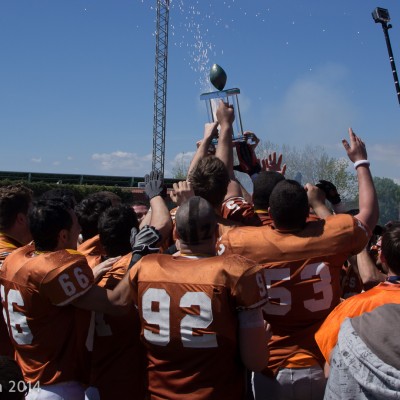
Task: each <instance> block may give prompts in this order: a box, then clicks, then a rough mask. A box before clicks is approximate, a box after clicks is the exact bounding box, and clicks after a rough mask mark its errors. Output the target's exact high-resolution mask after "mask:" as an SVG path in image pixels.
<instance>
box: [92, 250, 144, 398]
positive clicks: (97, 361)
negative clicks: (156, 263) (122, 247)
mask: <svg viewBox="0 0 400 400" xmlns="http://www.w3.org/2000/svg"><path fill="white" fill-rule="evenodd" d="M131 257H132V254H130V253H129V254H127V255H126V256H124V257H122V258H121V259H120V260H118V261H117V262H116V263H115V264H114V265H113V267H112V268H111V270H109V271H108V272H107V273H106V274H105V275H104V276H103V278H102V280H101V281H100V282H99V283H98V285H99V286H101V287H104V288H106V289H114V287H115V286H116V285H117V284H118V282H119V281H120V280H121V279H122V278H123V276H124V275H125V274H126V272H127V269H128V266H129V263H130V261H131ZM90 381H91V385H92V386H95V387H97V388H98V389H99V392H100V398H101V399H102V400H115V399H125V398H127V397H128V395H129V396H131V398H132V399H136V400H139V399H144V398H145V392H146V363H145V353H144V348H143V345H142V343H141V341H140V322H139V314H138V312H137V310H136V308H134V307H133V308H132V310H131V311H130V312H129V313H128V314H127V315H123V316H118V317H117V316H111V315H106V314H103V313H98V312H96V329H95V337H94V346H93V353H92V370H91V379H90Z"/></svg>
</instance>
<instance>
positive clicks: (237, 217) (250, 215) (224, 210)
mask: <svg viewBox="0 0 400 400" xmlns="http://www.w3.org/2000/svg"><path fill="white" fill-rule="evenodd" d="M221 216H222V217H223V218H226V219H229V220H231V221H235V222H239V223H241V224H243V225H250V226H259V225H260V220H259V218H258V217H257V214H255V212H254V207H253V205H252V204H250V203H248V202H247V201H246V200H245V199H244V198H243V197H231V198H229V199H227V200H225V201H224V202H223V203H222V206H221Z"/></svg>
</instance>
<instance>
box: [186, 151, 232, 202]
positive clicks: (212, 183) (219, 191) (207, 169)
mask: <svg viewBox="0 0 400 400" xmlns="http://www.w3.org/2000/svg"><path fill="white" fill-rule="evenodd" d="M188 180H189V181H190V183H191V184H192V188H193V191H194V193H195V194H196V196H201V197H202V198H203V199H206V200H207V201H208V202H210V203H211V204H212V206H213V207H214V208H220V207H221V204H222V202H223V201H224V197H225V195H226V192H227V190H228V184H229V182H230V178H229V172H228V170H227V169H226V167H225V164H224V163H223V162H222V161H221V160H220V159H219V158H217V157H214V156H207V157H205V158H203V159H201V160H200V161H199V162H198V164H197V165H196V167H195V168H194V169H193V171H192V172H191V173H190V174H189V177H188Z"/></svg>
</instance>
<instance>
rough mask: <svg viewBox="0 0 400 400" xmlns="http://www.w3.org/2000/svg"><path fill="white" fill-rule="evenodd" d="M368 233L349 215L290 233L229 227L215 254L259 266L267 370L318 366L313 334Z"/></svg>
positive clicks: (267, 228) (337, 296) (335, 298)
mask: <svg viewBox="0 0 400 400" xmlns="http://www.w3.org/2000/svg"><path fill="white" fill-rule="evenodd" d="M368 237H369V232H367V229H366V228H365V227H363V226H362V225H361V223H360V222H359V221H357V220H356V219H354V218H353V217H352V216H350V215H344V214H343V215H336V216H332V217H328V218H327V219H326V220H316V221H312V222H308V223H307V224H306V227H305V228H304V229H303V230H301V231H297V232H295V233H283V232H280V231H279V230H277V229H274V228H273V227H272V226H263V227H241V228H234V229H231V230H230V231H229V232H227V234H226V235H224V236H222V238H221V239H220V243H219V254H231V253H234V254H241V255H243V256H245V257H247V258H250V259H252V260H254V261H256V262H258V263H260V264H263V265H264V280H265V282H266V288H267V290H268V297H269V303H268V304H266V305H265V306H264V308H263V310H264V315H265V319H266V320H267V321H268V322H269V323H270V324H271V326H272V332H273V336H272V339H271V342H270V343H269V347H270V359H269V364H268V366H269V371H265V372H266V373H271V371H272V372H274V373H277V371H278V369H279V368H282V367H285V366H288V367H294V366H295V365H298V364H300V365H303V366H306V365H312V364H313V363H315V360H317V361H318V362H319V363H321V364H322V363H323V358H322V355H321V354H320V352H319V349H318V346H317V345H316V343H315V340H314V334H315V332H316V331H317V329H318V328H319V326H320V324H321V323H322V322H323V320H324V319H325V318H326V316H327V315H328V314H329V312H330V311H331V310H332V309H333V308H334V307H335V306H336V305H337V304H338V303H339V300H340V293H341V291H340V270H341V266H342V264H343V262H344V261H345V260H346V259H347V257H348V256H349V255H350V254H356V253H358V252H359V251H361V250H362V249H363V248H364V246H365V245H366V244H367V242H368Z"/></svg>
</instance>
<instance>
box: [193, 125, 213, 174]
mask: <svg viewBox="0 0 400 400" xmlns="http://www.w3.org/2000/svg"><path fill="white" fill-rule="evenodd" d="M217 134H218V122H212V123H207V124H205V125H204V137H203V140H201V141H200V144H199V146H198V148H197V151H196V154H195V155H194V157H193V159H192V161H191V163H190V166H189V170H188V173H187V176H189V175H190V173H191V172H192V170H193V169H194V168H195V167H196V165H197V164H198V162H199V161H200V160H201V159H203V158H204V157H206V156H207V155H208V154H209V149H210V146H212V140H213V139H214V138H215V137H216V136H217Z"/></svg>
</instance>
